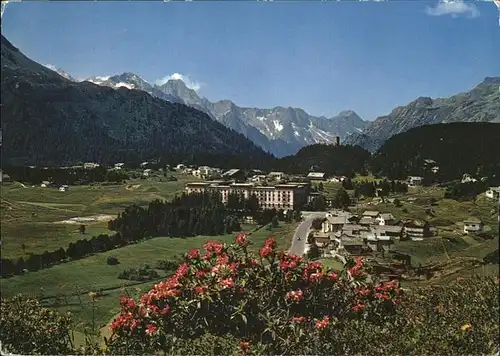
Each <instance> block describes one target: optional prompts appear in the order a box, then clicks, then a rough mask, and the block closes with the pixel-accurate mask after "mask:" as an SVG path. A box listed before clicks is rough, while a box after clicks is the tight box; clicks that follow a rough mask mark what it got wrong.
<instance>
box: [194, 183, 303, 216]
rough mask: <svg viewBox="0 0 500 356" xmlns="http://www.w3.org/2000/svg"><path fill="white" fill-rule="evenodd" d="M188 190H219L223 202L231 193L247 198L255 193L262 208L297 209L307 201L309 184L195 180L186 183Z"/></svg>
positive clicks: (195, 191)
mask: <svg viewBox="0 0 500 356" xmlns="http://www.w3.org/2000/svg"><path fill="white" fill-rule="evenodd" d="M186 191H187V193H188V194H192V193H202V192H219V193H220V194H221V198H222V202H223V203H227V200H228V196H229V194H235V193H236V194H242V195H243V196H244V197H245V198H246V199H248V198H250V197H251V196H252V195H255V196H256V197H257V200H258V202H259V206H260V208H261V209H273V208H274V209H296V208H298V207H301V206H302V205H304V204H305V203H306V201H307V185H305V184H300V183H290V184H276V185H273V186H262V185H257V184H254V183H235V182H231V181H229V182H228V181H212V182H193V183H187V184H186Z"/></svg>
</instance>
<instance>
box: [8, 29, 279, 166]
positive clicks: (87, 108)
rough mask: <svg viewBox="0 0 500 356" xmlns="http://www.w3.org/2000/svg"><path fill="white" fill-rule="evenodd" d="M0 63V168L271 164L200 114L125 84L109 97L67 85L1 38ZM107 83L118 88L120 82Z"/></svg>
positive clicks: (100, 89) (86, 85)
mask: <svg viewBox="0 0 500 356" xmlns="http://www.w3.org/2000/svg"><path fill="white" fill-rule="evenodd" d="M1 60H2V61H1V65H2V68H1V74H2V78H1V80H2V82H1V84H2V85H1V114H2V133H3V137H4V139H3V142H2V160H3V161H4V162H5V160H7V161H9V162H11V163H18V164H36V165H38V164H64V163H74V162H77V161H100V162H113V161H117V160H141V159H149V158H151V157H158V156H160V157H167V158H169V159H170V160H176V159H188V160H190V161H196V160H202V159H204V160H205V161H206V160H207V159H209V158H212V159H215V158H217V157H218V159H219V160H221V159H223V158H221V157H225V156H231V157H235V156H236V157H240V160H241V159H242V158H243V157H245V159H246V161H247V162H248V163H249V164H255V165H258V164H259V162H262V161H266V160H269V159H271V157H270V156H269V155H267V154H266V153H264V152H263V151H262V150H261V149H260V148H258V147H257V146H255V145H254V144H253V143H252V142H251V141H249V140H247V139H246V138H245V137H244V136H242V135H241V134H238V133H236V132H234V131H233V130H230V129H228V128H226V127H225V126H224V125H221V124H220V123H218V122H216V121H214V120H212V119H211V118H210V117H209V116H208V115H206V114H205V113H202V112H200V111H198V110H195V109H193V108H190V107H187V106H185V105H182V104H177V103H170V102H167V101H165V100H162V99H159V98H155V97H153V96H151V95H149V94H148V93H146V92H145V91H141V90H130V89H128V88H127V87H126V85H119V86H118V89H116V90H114V89H111V88H108V87H106V86H101V85H96V84H93V83H91V82H88V81H85V82H75V81H71V80H68V79H66V78H65V77H63V76H61V75H59V74H57V73H56V72H54V71H52V70H50V69H48V68H47V67H45V66H42V65H40V64H38V63H36V62H34V61H32V60H30V59H29V58H27V57H26V56H25V55H23V54H22V53H21V52H20V51H19V50H18V49H17V48H15V47H14V46H13V45H12V44H11V43H10V42H9V41H8V40H7V39H5V38H4V37H3V36H2V42H1ZM110 79H111V78H101V79H99V80H102V81H107V80H110ZM115 79H116V80H119V81H118V82H117V84H118V83H122V82H123V83H124V82H125V80H126V79H127V78H124V77H122V78H115ZM135 79H137V81H140V78H135ZM143 85H144V88H142V87H141V88H140V89H145V88H146V89H147V83H143ZM206 163H207V162H206Z"/></svg>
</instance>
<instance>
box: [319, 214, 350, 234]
mask: <svg viewBox="0 0 500 356" xmlns="http://www.w3.org/2000/svg"><path fill="white" fill-rule="evenodd" d="M347 223H349V220H348V217H347V216H328V217H326V218H325V220H323V223H322V225H321V231H322V232H323V233H325V234H326V233H331V232H333V233H335V232H337V231H341V230H342V228H343V227H344V225H345V224H347Z"/></svg>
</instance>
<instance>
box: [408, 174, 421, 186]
mask: <svg viewBox="0 0 500 356" xmlns="http://www.w3.org/2000/svg"><path fill="white" fill-rule="evenodd" d="M423 181H424V178H423V177H419V176H409V177H408V186H409V187H418V186H421V185H422V182H423Z"/></svg>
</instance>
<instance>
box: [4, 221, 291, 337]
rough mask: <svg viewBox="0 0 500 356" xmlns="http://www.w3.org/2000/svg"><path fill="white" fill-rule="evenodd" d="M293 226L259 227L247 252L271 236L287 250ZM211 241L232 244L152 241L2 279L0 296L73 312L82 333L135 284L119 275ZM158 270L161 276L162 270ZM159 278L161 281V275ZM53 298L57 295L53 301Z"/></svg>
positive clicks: (229, 237)
mask: <svg viewBox="0 0 500 356" xmlns="http://www.w3.org/2000/svg"><path fill="white" fill-rule="evenodd" d="M295 227H296V224H295V223H294V224H281V225H280V226H279V227H276V228H272V229H271V230H268V229H267V227H264V228H261V229H259V230H257V231H255V232H253V233H252V235H251V237H250V239H251V241H252V242H253V243H254V245H252V247H251V248H252V249H254V250H256V249H258V248H260V247H262V245H263V242H264V240H265V239H266V238H267V237H269V236H270V235H274V236H275V237H276V240H277V242H278V245H279V248H281V249H288V248H289V246H290V243H291V238H292V236H293V232H294V231H295ZM255 228H256V226H255V225H246V226H244V229H245V230H246V231H252V230H254V229H255ZM212 239H215V240H220V241H223V242H227V243H231V242H232V241H234V234H231V235H223V236H197V237H194V238H186V239H181V238H168V237H158V238H153V239H150V240H147V241H143V242H140V243H137V244H134V245H129V246H126V247H123V248H119V249H116V250H113V251H109V252H105V253H99V254H96V255H93V256H90V257H87V258H84V259H81V260H77V261H72V262H69V263H64V264H60V265H57V266H53V267H51V268H48V269H44V270H41V271H37V272H29V273H27V274H25V275H22V276H15V277H12V278H9V279H5V280H2V294H3V295H5V296H7V297H10V296H12V295H15V294H17V293H23V294H26V295H31V296H36V297H40V298H43V299H44V303H45V304H46V305H47V306H50V307H54V308H56V309H59V310H62V311H71V312H72V313H73V314H74V319H75V321H76V323H77V324H79V325H78V326H77V327H76V329H77V330H80V331H81V329H82V328H83V326H84V325H89V323H90V322H91V320H92V319H94V320H95V322H96V325H100V326H102V325H104V324H105V323H106V322H108V321H109V319H110V318H111V317H112V316H113V315H115V314H116V312H117V311H118V307H119V305H118V301H119V298H120V296H122V295H123V294H124V287H125V284H135V282H131V281H126V280H119V279H118V278H117V276H118V274H119V273H120V272H121V271H123V270H125V269H129V268H136V267H138V266H141V265H144V264H145V263H148V264H150V265H151V266H152V267H154V265H155V263H156V261H158V260H162V259H172V258H174V257H175V256H178V255H179V254H183V253H185V252H188V251H189V250H190V249H192V248H200V247H201V246H202V245H203V243H204V242H206V241H208V240H212ZM108 256H114V257H116V258H118V261H119V262H120V264H118V265H114V266H110V265H107V264H106V258H107V257H108ZM158 272H160V273H163V272H162V271H158ZM162 277H165V274H164V273H163V274H162ZM125 282H127V283H125ZM153 284H154V282H148V283H138V284H136V285H134V286H132V287H128V288H127V289H128V290H129V291H131V292H133V293H136V288H140V290H141V292H143V291H146V290H147V289H148V288H150V287H151V286H152V285H153ZM99 289H103V290H104V295H103V296H102V297H100V298H98V302H97V304H96V306H95V310H94V316H93V317H92V310H93V308H92V305H91V303H90V301H91V300H90V298H89V297H88V295H87V293H88V292H90V291H97V290H99ZM75 294H79V295H78V296H76V295H75ZM56 296H59V297H58V298H55V297H56Z"/></svg>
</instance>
